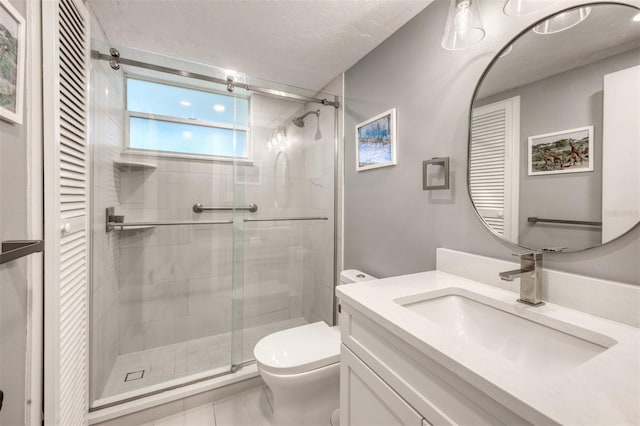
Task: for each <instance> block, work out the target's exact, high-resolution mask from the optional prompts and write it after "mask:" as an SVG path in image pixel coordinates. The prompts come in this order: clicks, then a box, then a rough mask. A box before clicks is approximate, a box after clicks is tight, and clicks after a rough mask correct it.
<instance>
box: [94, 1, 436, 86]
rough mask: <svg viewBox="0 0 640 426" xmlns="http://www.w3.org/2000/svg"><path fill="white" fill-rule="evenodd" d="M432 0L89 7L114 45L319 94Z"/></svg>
mask: <svg viewBox="0 0 640 426" xmlns="http://www.w3.org/2000/svg"><path fill="white" fill-rule="evenodd" d="M432 1H433V0H377V1H374V0H88V2H89V4H90V5H91V7H92V9H93V10H94V12H95V14H96V16H97V18H98V20H99V22H100V23H101V25H102V27H103V28H104V30H105V32H106V35H107V37H108V38H109V41H110V42H111V43H113V44H114V45H119V46H124V47H131V48H136V49H142V50H148V51H151V52H155V53H160V54H163V55H168V56H174V57H179V58H181V59H186V60H190V61H195V62H201V63H206V64H210V65H215V66H218V67H222V68H226V69H234V70H237V71H240V72H243V73H246V74H247V75H250V76H252V77H256V78H261V79H265V80H272V81H277V82H281V83H286V84H290V85H294V86H299V87H304V88H308V89H314V90H317V89H320V88H322V87H323V86H324V85H325V84H326V83H328V82H329V81H331V79H333V78H334V77H335V76H336V75H338V74H339V73H340V72H342V71H345V70H346V69H348V68H349V67H350V66H351V65H353V64H355V63H356V62H357V61H358V60H359V59H360V58H362V57H363V56H364V55H366V54H367V53H368V52H370V51H371V50H372V49H373V48H374V47H376V46H377V45H378V44H380V42H382V41H383V40H384V39H386V38H387V37H388V36H389V35H391V34H392V33H393V32H394V31H395V30H397V29H398V28H400V27H401V26H402V25H403V24H404V23H406V22H407V21H408V20H409V19H411V18H412V17H413V16H415V15H416V14H417V13H418V12H420V11H421V10H422V9H424V8H425V7H426V6H427V5H428V4H429V3H431V2H432Z"/></svg>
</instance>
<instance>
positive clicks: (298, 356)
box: [253, 321, 340, 375]
mask: <svg viewBox="0 0 640 426" xmlns="http://www.w3.org/2000/svg"><path fill="white" fill-rule="evenodd" d="M253 354H254V356H255V358H256V361H257V363H258V367H259V368H261V369H263V370H265V371H268V372H270V373H273V374H281V375H286V374H299V373H304V372H307V371H311V370H315V369H318V368H321V367H325V366H327V365H331V364H335V363H337V362H339V361H340V332H339V331H338V328H337V327H329V326H328V325H327V324H326V323H325V322H322V321H320V322H315V323H313V324H307V325H303V326H300V327H295V328H290V329H288V330H283V331H279V332H277V333H273V334H270V335H268V336H266V337H264V338H262V339H261V340H260V341H259V342H258V343H257V344H256V346H255V348H254V350H253Z"/></svg>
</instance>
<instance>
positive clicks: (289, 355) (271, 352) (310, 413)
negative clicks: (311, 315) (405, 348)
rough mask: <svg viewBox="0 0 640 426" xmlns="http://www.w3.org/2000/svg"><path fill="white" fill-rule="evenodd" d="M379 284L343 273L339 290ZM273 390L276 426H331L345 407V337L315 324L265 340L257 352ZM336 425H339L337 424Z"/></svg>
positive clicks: (271, 398)
mask: <svg viewBox="0 0 640 426" xmlns="http://www.w3.org/2000/svg"><path fill="white" fill-rule="evenodd" d="M374 279H375V278H374V277H372V276H370V275H367V274H365V273H363V272H361V271H358V270H356V269H349V270H346V271H342V273H340V284H349V283H355V282H361V281H369V280H374ZM253 353H254V356H255V359H256V363H257V365H258V370H259V371H260V376H262V379H263V380H264V382H265V383H266V385H267V386H268V390H267V397H268V399H269V402H270V403H271V407H272V409H273V423H274V424H275V425H277V426H281V425H282V426H285V425H297V426H301V425H309V426H325V425H329V424H330V421H329V419H330V418H331V417H332V416H331V415H332V413H333V412H334V411H335V410H336V409H337V408H338V406H339V405H340V331H339V329H338V327H337V326H335V327H329V326H328V325H327V324H326V323H325V322H323V321H320V322H315V323H313V324H307V325H303V326H300V327H295V328H290V329H288V330H283V331H279V332H277V333H273V334H270V335H268V336H266V337H264V338H262V339H261V340H260V341H259V342H258V343H257V344H256V346H255V348H254V350H253ZM334 424H335V423H334Z"/></svg>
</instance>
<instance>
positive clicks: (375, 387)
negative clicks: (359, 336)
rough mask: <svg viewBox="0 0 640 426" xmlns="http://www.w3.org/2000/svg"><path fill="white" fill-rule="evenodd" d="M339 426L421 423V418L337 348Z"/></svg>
mask: <svg viewBox="0 0 640 426" xmlns="http://www.w3.org/2000/svg"><path fill="white" fill-rule="evenodd" d="M340 424H341V425H342V426H395V425H398V426H404V425H407V426H410V425H414V426H424V425H428V423H423V418H422V416H420V414H418V412H416V411H415V410H414V409H413V408H412V407H411V406H410V405H409V404H407V402H406V401H405V400H403V399H402V398H401V397H400V395H398V394H397V393H396V392H394V391H393V389H391V388H390V387H389V386H388V385H387V384H386V383H385V382H384V381H383V380H382V379H380V377H378V376H377V375H376V374H375V373H374V372H373V371H372V370H371V369H369V367H367V366H366V365H365V364H364V363H363V362H362V361H361V360H360V359H358V357H356V356H355V355H354V354H353V353H352V352H351V351H350V350H349V349H347V347H346V346H344V345H341V348H340Z"/></svg>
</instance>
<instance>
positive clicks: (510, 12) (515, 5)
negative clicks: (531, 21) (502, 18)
mask: <svg viewBox="0 0 640 426" xmlns="http://www.w3.org/2000/svg"><path fill="white" fill-rule="evenodd" d="M555 1H556V0H507V1H506V2H505V3H504V9H503V11H504V14H505V15H507V16H524V15H529V14H531V13H534V12H537V11H538V10H540V9H543V8H545V7H547V6H549V5H550V4H552V3H554V2H555Z"/></svg>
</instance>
